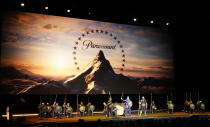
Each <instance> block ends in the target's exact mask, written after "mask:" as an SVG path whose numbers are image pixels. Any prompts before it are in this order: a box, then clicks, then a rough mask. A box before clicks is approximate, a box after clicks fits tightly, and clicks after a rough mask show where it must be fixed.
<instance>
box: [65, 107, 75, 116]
mask: <svg viewBox="0 0 210 127" xmlns="http://www.w3.org/2000/svg"><path fill="white" fill-rule="evenodd" d="M72 112H73V109H72V107H71V105H70V103H67V105H66V115H65V116H66V117H67V118H69V117H72Z"/></svg>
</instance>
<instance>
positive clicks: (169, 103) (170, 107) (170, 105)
mask: <svg viewBox="0 0 210 127" xmlns="http://www.w3.org/2000/svg"><path fill="white" fill-rule="evenodd" d="M167 104H168V113H169V114H172V113H173V112H174V104H173V103H172V101H168V103H167Z"/></svg>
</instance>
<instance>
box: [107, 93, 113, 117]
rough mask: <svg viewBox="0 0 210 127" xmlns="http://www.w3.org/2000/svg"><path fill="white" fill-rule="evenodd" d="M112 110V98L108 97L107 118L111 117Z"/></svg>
mask: <svg viewBox="0 0 210 127" xmlns="http://www.w3.org/2000/svg"><path fill="white" fill-rule="evenodd" d="M112 110H113V105H112V98H111V97H109V100H108V102H107V116H108V117H112Z"/></svg>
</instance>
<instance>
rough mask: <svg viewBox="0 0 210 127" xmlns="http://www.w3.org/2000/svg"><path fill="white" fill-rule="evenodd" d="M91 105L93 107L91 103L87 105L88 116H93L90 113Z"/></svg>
mask: <svg viewBox="0 0 210 127" xmlns="http://www.w3.org/2000/svg"><path fill="white" fill-rule="evenodd" d="M90 105H91V102H88V104H87V105H86V110H87V114H88V115H92V114H91V111H90Z"/></svg>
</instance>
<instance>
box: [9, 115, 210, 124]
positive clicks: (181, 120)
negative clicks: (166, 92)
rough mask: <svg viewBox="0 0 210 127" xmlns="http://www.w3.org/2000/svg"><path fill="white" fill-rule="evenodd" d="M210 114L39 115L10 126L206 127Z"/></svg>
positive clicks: (20, 118) (18, 119) (15, 117)
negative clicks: (55, 117) (109, 116)
mask: <svg viewBox="0 0 210 127" xmlns="http://www.w3.org/2000/svg"><path fill="white" fill-rule="evenodd" d="M209 116H210V112H205V113H193V114H188V113H184V112H174V113H173V114H168V113H167V112H159V113H155V114H151V113H148V114H147V116H144V115H142V116H139V115H138V114H136V113H135V114H132V116H131V117H124V116H117V117H111V118H108V117H106V116H105V115H103V114H101V113H95V114H94V115H93V116H84V117H81V116H79V115H77V114H73V118H65V117H61V119H54V118H43V119H39V118H38V114H37V115H35V114H34V115H33V116H14V117H13V122H11V123H9V124H8V125H11V126H12V125H15V126H33V127H40V126H83V125H85V126H98V123H100V125H104V126H108V125H109V126H113V125H116V126H122V124H126V126H127V125H128V123H129V124H134V126H137V125H147V126H150V125H151V126H152V125H157V126H161V125H164V126H166V125H170V126H180V125H187V126H188V125H190V126H195V125H197V124H199V125H204V124H209V123H210V117H209Z"/></svg>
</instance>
